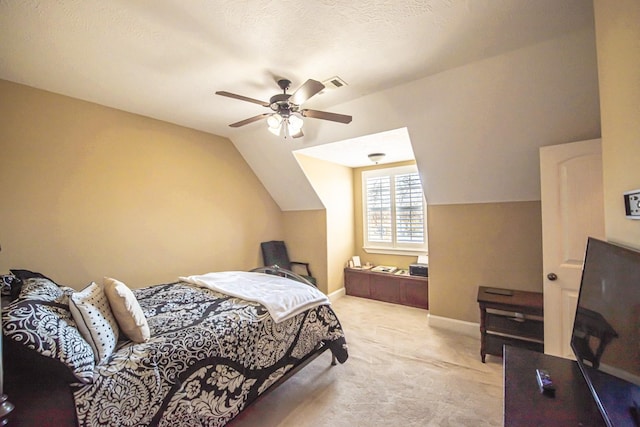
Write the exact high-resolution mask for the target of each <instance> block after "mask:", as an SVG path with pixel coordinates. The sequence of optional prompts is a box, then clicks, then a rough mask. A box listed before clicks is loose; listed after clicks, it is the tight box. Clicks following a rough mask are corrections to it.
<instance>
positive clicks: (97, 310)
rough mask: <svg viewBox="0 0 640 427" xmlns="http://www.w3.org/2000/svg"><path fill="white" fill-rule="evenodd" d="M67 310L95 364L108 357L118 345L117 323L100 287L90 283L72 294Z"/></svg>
mask: <svg viewBox="0 0 640 427" xmlns="http://www.w3.org/2000/svg"><path fill="white" fill-rule="evenodd" d="M69 309H70V310H71V315H72V316H73V320H75V321H76V324H77V325H78V329H79V330H80V333H81V334H82V336H83V337H84V339H85V340H87V342H88V343H89V345H90V346H91V348H92V349H93V353H94V356H95V360H96V362H97V363H100V362H101V361H102V360H104V359H106V358H107V357H109V356H110V355H111V353H112V352H113V349H114V348H115V347H116V344H117V343H118V323H117V322H116V319H115V317H113V313H112V312H111V307H109V301H108V300H107V296H106V295H105V293H104V290H103V288H102V285H99V284H97V283H95V282H91V284H90V285H89V286H87V287H86V288H84V289H83V290H82V291H80V292H74V293H73V294H72V295H71V298H70V301H69Z"/></svg>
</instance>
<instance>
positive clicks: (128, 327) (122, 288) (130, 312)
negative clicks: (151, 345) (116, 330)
mask: <svg viewBox="0 0 640 427" xmlns="http://www.w3.org/2000/svg"><path fill="white" fill-rule="evenodd" d="M102 283H103V285H104V293H105V294H106V295H107V299H108V300H109V305H110V306H111V311H113V315H114V316H115V318H116V320H117V321H118V325H119V326H120V329H121V330H122V332H123V333H124V334H125V335H126V336H127V338H129V339H130V340H131V341H133V342H137V343H141V342H145V341H147V340H148V339H149V337H150V335H151V334H150V332H149V324H148V323H147V318H146V317H145V316H144V313H143V312H142V308H141V307H140V304H139V303H138V300H137V299H136V297H135V295H134V294H133V292H131V289H129V288H128V287H127V285H125V284H124V283H122V282H120V281H118V280H116V279H112V278H110V277H105V278H104V280H103V282H102Z"/></svg>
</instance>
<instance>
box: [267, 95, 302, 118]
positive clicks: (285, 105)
mask: <svg viewBox="0 0 640 427" xmlns="http://www.w3.org/2000/svg"><path fill="white" fill-rule="evenodd" d="M290 97H291V95H289V94H288V93H280V94H278V95H274V96H272V97H271V99H270V100H269V107H271V109H272V110H273V111H275V112H277V113H278V114H280V115H281V116H282V117H289V115H290V114H291V113H294V112H296V111H297V110H298V106H297V105H295V104H292V103H290V102H289V98H290Z"/></svg>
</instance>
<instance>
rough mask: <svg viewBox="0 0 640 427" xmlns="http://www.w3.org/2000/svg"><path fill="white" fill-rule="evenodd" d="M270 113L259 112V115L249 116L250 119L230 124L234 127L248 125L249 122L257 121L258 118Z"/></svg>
mask: <svg viewBox="0 0 640 427" xmlns="http://www.w3.org/2000/svg"><path fill="white" fill-rule="evenodd" d="M269 114H270V113H264V114H258V115H257V116H253V117H249V118H248V119H244V120H240V121H239V122H236V123H231V124H230V125H229V126H230V127H232V128H239V127H240V126H244V125H248V124H249V123H253V122H257V121H258V120H260V119H262V118H264V117H267V116H268V115H269Z"/></svg>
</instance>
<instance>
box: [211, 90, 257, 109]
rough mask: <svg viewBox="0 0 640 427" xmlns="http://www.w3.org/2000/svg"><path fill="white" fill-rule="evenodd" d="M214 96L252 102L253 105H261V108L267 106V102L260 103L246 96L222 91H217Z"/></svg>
mask: <svg viewBox="0 0 640 427" xmlns="http://www.w3.org/2000/svg"><path fill="white" fill-rule="evenodd" d="M216 95H222V96H227V97H229V98H234V99H239V100H240V101H247V102H253V103H254V104H259V105H262V106H263V107H268V106H269V103H268V102H265V101H260V100H259V99H253V98H249V97H248V96H242V95H236V94H235V93H231V92H225V91H223V90H219V91H217V92H216Z"/></svg>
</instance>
